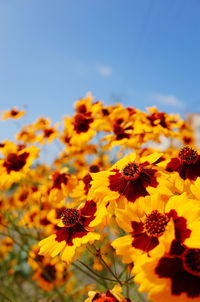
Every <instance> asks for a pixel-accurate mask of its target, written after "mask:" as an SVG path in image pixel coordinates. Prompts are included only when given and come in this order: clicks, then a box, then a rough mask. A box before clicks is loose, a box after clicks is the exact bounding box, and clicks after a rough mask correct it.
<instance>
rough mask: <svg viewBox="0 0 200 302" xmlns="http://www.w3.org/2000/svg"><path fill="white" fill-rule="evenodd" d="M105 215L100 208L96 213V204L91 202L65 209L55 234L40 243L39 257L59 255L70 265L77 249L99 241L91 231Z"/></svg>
mask: <svg viewBox="0 0 200 302" xmlns="http://www.w3.org/2000/svg"><path fill="white" fill-rule="evenodd" d="M105 215H106V210H105V209H104V208H102V209H98V211H97V207H96V203H95V202H94V201H92V200H90V201H87V202H86V203H85V205H84V206H83V207H81V208H80V209H74V208H66V209H65V210H64V211H63V212H62V215H61V220H60V222H59V223H58V228H57V231H56V233H55V234H53V235H51V236H49V237H48V238H46V239H43V240H42V241H40V243H39V246H40V255H50V256H51V257H54V256H56V255H58V254H59V253H61V259H62V260H64V261H66V262H67V263H70V262H71V261H72V259H73V256H74V254H75V251H76V248H77V247H79V246H81V245H83V244H86V243H93V242H94V241H95V240H99V238H100V234H98V233H95V232H94V231H93V230H94V227H96V226H97V225H99V224H100V223H101V221H102V219H103V217H104V216H105Z"/></svg>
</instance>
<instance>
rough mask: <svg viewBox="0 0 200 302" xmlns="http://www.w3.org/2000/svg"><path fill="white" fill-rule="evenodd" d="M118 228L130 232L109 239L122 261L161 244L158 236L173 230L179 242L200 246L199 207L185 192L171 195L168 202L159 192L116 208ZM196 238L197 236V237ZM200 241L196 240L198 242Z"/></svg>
mask: <svg viewBox="0 0 200 302" xmlns="http://www.w3.org/2000/svg"><path fill="white" fill-rule="evenodd" d="M115 214H116V220H117V223H118V225H119V226H120V228H122V229H123V230H124V231H126V232H128V233H129V234H128V235H126V236H123V237H119V238H117V239H115V240H114V241H113V242H112V246H113V247H114V248H115V249H116V253H117V254H118V255H121V256H122V259H123V261H124V262H125V263H130V262H132V261H133V259H134V257H135V256H136V255H138V254H141V253H147V254H148V253H149V252H150V251H151V250H153V249H155V247H156V246H157V245H158V244H159V243H160V238H161V237H162V236H164V237H170V236H171V233H172V232H174V229H175V235H176V238H177V240H178V241H180V242H181V243H182V244H183V243H184V244H186V245H187V246H189V247H194V246H195V247H200V240H199V239H200V238H199V234H198V232H199V228H200V220H199V215H200V207H199V205H197V204H196V201H195V200H191V199H188V198H187V195H186V193H183V194H182V195H179V196H178V195H177V196H173V197H171V198H170V199H169V200H168V201H167V202H166V200H164V199H162V197H161V196H160V195H154V196H146V197H145V198H140V199H138V200H137V202H136V204H132V203H129V204H128V205H127V206H126V208H125V209H116V212H115ZM198 238H199V239H198ZM198 240H199V242H198Z"/></svg>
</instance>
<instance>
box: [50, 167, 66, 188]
mask: <svg viewBox="0 0 200 302" xmlns="http://www.w3.org/2000/svg"><path fill="white" fill-rule="evenodd" d="M52 179H53V188H57V189H61V184H64V185H67V182H68V178H67V174H66V173H59V172H57V171H55V172H54V173H53V175H52Z"/></svg>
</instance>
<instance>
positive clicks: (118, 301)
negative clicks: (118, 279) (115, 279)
mask: <svg viewBox="0 0 200 302" xmlns="http://www.w3.org/2000/svg"><path fill="white" fill-rule="evenodd" d="M121 292H122V289H121V287H120V286H117V285H116V286H115V287H114V288H113V289H112V290H109V289H108V290H107V291H106V293H102V292H95V291H90V292H89V293H88V296H89V298H87V299H86V300H85V302H131V300H130V299H129V298H124V297H123V296H122V294H121Z"/></svg>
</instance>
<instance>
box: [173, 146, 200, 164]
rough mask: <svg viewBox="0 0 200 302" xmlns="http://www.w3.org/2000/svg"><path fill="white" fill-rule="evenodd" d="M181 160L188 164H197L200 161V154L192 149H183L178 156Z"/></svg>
mask: <svg viewBox="0 0 200 302" xmlns="http://www.w3.org/2000/svg"><path fill="white" fill-rule="evenodd" d="M178 157H179V159H180V160H181V161H182V162H185V163H187V164H195V163H196V161H197V159H198V153H197V151H196V150H194V149H193V148H191V147H188V146H186V147H183V148H182V149H181V150H180V151H179V154H178Z"/></svg>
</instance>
